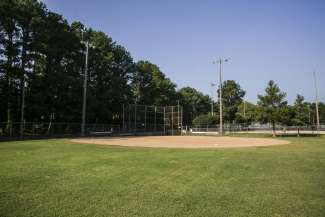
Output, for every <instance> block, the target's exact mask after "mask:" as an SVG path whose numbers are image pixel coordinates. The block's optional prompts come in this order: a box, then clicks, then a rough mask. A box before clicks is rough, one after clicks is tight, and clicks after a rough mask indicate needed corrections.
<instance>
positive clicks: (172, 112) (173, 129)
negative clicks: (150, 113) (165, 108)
mask: <svg viewBox="0 0 325 217" xmlns="http://www.w3.org/2000/svg"><path fill="white" fill-rule="evenodd" d="M172 136H174V106H172Z"/></svg>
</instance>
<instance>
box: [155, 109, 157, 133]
mask: <svg viewBox="0 0 325 217" xmlns="http://www.w3.org/2000/svg"><path fill="white" fill-rule="evenodd" d="M156 130H157V106H155V131H156Z"/></svg>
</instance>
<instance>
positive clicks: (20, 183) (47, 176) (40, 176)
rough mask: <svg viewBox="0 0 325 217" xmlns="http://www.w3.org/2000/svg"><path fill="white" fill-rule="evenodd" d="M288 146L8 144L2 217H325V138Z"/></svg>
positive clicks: (0, 185)
mask: <svg viewBox="0 0 325 217" xmlns="http://www.w3.org/2000/svg"><path fill="white" fill-rule="evenodd" d="M250 136H252V135H250ZM185 138H186V139H187V140H186V141H187V143H188V144H191V145H192V146H193V145H195V144H197V143H198V142H199V137H193V138H191V137H185ZM229 138H230V137H229ZM240 138H242V137H240ZM245 138H247V136H245ZM141 139H143V138H141ZM178 139H179V138H178ZM191 139H196V140H198V141H195V142H192V143H190V141H192V140H191ZM261 139H266V140H268V139H270V138H261ZM225 140H227V139H225ZM132 141H133V140H132ZM132 141H131V143H132ZM202 141H203V140H202ZM279 141H282V142H284V143H283V144H281V145H274V144H273V145H272V146H254V145H253V146H252V147H233V148H226V147H223V146H221V147H218V148H213V147H200V148H195V149H193V148H184V147H176V148H170V147H154V148H152V147H147V145H148V144H150V142H147V143H145V145H144V146H146V147H137V146H132V145H130V144H125V142H124V140H122V139H121V140H120V141H114V145H109V143H107V144H106V143H105V145H103V144H90V141H88V142H83V143H77V142H76V141H72V140H70V139H51V140H30V141H15V142H1V143H0V165H1V166H0V216H1V217H11V216H35V217H37V216H42V217H44V216H74V217H77V216H78V217H79V216H139V217H140V216H169V217H172V216H179V217H181V216H184V217H185V216H186V217H191V216H202V217H203V216H204V217H207V216H233V217H235V216H236V217H238V216H258V217H261V216H267V217H270V216H274V217H289V216H290V217H291V216H292V217H293V216H295V217H298V216H299V217H317V216H319V217H321V216H324V215H325V137H324V136H322V137H301V138H296V137H290V138H280V139H279ZM173 142H174V141H169V142H168V141H166V144H167V143H168V144H169V145H173V144H174V143H173ZM228 142H229V141H228ZM255 142H256V141H255ZM91 143H93V142H91ZM153 143H154V142H152V144H153ZM133 144H134V141H133ZM168 144H167V146H168ZM211 144H216V143H211ZM123 145H126V146H123ZM153 145H155V144H153ZM140 146H141V145H140Z"/></svg>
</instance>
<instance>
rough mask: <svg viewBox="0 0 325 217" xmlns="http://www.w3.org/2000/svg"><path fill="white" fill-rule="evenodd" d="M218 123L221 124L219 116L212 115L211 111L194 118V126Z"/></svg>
mask: <svg viewBox="0 0 325 217" xmlns="http://www.w3.org/2000/svg"><path fill="white" fill-rule="evenodd" d="M218 124H219V116H218V115H212V114H211V113H208V114H200V115H198V116H196V117H195V118H194V119H193V126H194V127H204V126H211V125H218Z"/></svg>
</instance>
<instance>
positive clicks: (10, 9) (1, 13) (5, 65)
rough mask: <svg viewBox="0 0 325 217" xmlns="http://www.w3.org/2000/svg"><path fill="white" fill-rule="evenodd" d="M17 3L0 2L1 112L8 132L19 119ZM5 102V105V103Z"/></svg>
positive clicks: (18, 30)
mask: <svg viewBox="0 0 325 217" xmlns="http://www.w3.org/2000/svg"><path fill="white" fill-rule="evenodd" d="M17 11H18V6H17V2H16V1H13V0H3V1H1V2H0V67H1V68H0V79H1V83H0V84H1V85H3V86H2V87H1V88H0V89H1V90H2V91H1V93H0V95H1V98H2V99H4V100H3V101H1V102H2V103H1V111H3V112H5V114H1V115H0V121H4V120H3V119H2V117H6V121H7V130H9V128H10V125H11V124H12V122H13V121H16V120H17V119H16V118H17V115H16V114H17V113H18V111H19V108H18V99H17V97H16V96H17V95H18V92H19V91H18V87H19V82H18V81H19V80H18V79H19V72H20V70H19V69H20V58H19V52H20V44H19V38H20V29H19V27H18V26H17ZM3 102H4V103H3Z"/></svg>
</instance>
